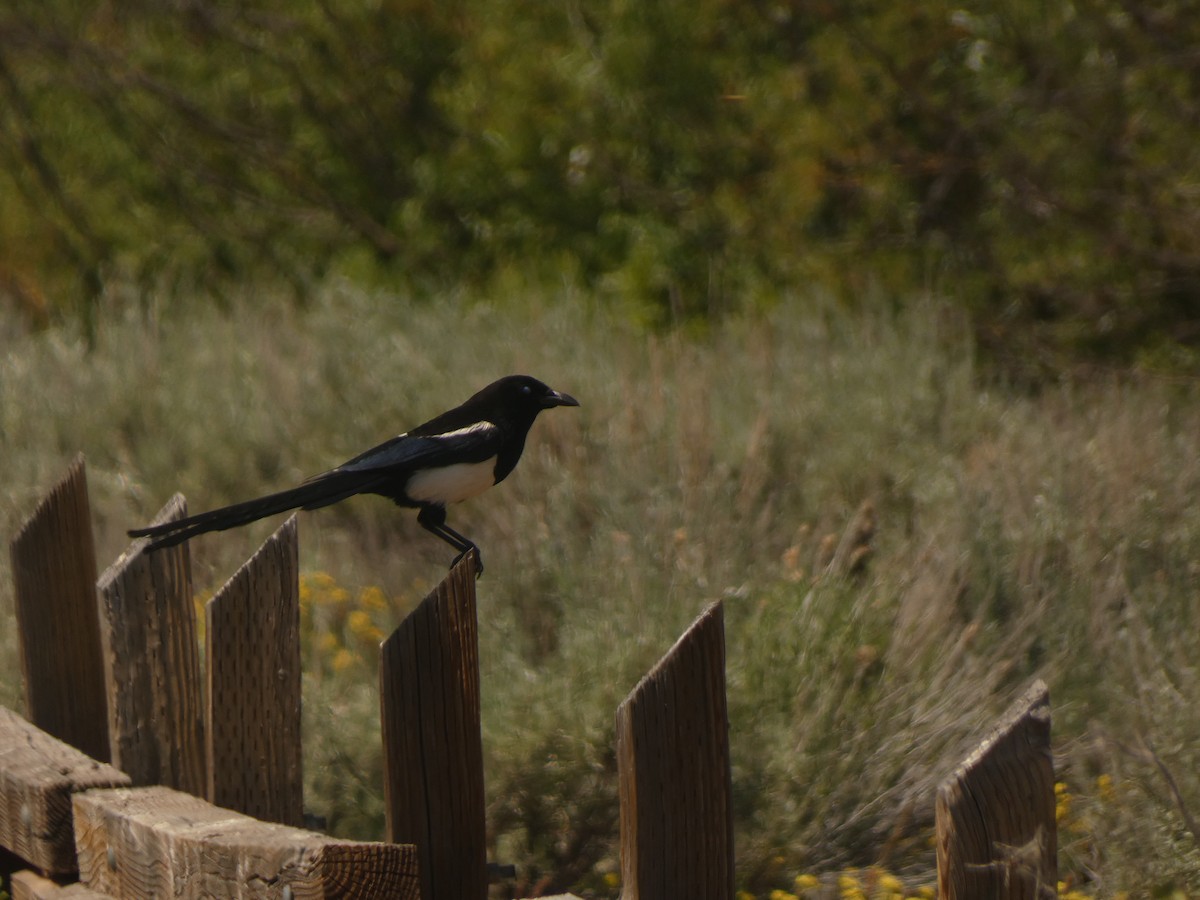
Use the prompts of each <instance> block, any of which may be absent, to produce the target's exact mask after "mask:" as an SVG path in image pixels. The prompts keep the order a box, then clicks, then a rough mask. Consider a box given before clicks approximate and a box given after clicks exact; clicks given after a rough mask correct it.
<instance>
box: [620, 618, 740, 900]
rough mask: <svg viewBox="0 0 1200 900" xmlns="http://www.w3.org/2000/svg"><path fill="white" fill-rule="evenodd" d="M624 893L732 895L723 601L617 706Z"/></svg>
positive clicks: (634, 897)
mask: <svg viewBox="0 0 1200 900" xmlns="http://www.w3.org/2000/svg"><path fill="white" fill-rule="evenodd" d="M617 770H618V780H619V784H618V790H619V794H620V799H621V880H622V894H621V896H622V898H623V900H673V898H677V897H688V898H693V900H731V898H732V897H733V810H732V806H731V803H730V794H731V784H730V770H729V720H728V714H727V708H726V702H725V619H724V612H723V608H722V605H721V603H720V601H718V602H717V603H714V604H713V605H712V606H710V607H709V608H708V609H707V610H705V611H704V613H702V614H701V615H700V617H699V618H698V619H697V620H696V621H695V622H694V623H693V624H692V626H691V627H690V628H689V629H688V630H687V631H686V632H685V633H684V634H683V636H682V637H681V638H680V639H679V640H678V641H677V642H676V644H675V646H674V647H672V648H671V650H670V651H669V652H668V653H667V655H666V656H664V657H663V658H662V660H661V661H660V662H659V663H658V665H656V666H655V667H654V668H653V669H652V670H651V671H650V673H649V674H648V675H647V676H646V677H645V678H643V679H642V680H641V682H640V683H639V684H638V686H637V687H636V688H634V690H633V692H632V693H631V694H630V695H629V696H628V697H627V698H626V699H625V702H623V703H622V704H621V706H620V707H619V708H618V709H617Z"/></svg>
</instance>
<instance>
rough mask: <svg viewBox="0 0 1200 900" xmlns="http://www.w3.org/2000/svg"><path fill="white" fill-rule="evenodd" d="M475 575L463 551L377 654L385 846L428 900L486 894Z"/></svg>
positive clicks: (478, 899) (471, 899) (476, 899)
mask: <svg viewBox="0 0 1200 900" xmlns="http://www.w3.org/2000/svg"><path fill="white" fill-rule="evenodd" d="M475 572H476V560H475V554H474V553H469V554H467V556H465V557H464V558H463V559H462V560H461V561H460V562H459V564H458V565H457V566H455V567H454V568H453V569H452V570H451V571H450V573H449V574H448V575H447V576H446V577H445V578H444V579H443V580H442V582H441V584H439V585H438V586H437V589H436V590H435V591H434V592H433V593H432V594H430V595H429V596H428V597H426V598H425V599H424V600H423V601H422V602H421V605H420V606H418V607H417V608H416V609H415V610H414V611H413V612H412V613H411V614H410V615H409V616H408V617H407V618H406V619H405V620H404V621H403V622H401V623H400V627H398V628H397V629H396V630H395V631H394V632H392V634H391V636H389V637H388V638H387V639H386V640H385V641H384V642H383V643H382V645H381V646H380V666H379V688H380V689H379V700H380V718H381V724H382V728H383V755H384V763H383V775H384V778H383V787H384V805H385V809H386V812H387V839H388V840H389V841H394V842H396V843H404V844H416V845H417V849H418V852H419V853H420V870H421V896H422V897H427V898H436V900H485V898H486V897H487V892H488V887H487V885H488V881H487V847H486V845H485V840H486V828H485V819H484V797H483V742H482V736H481V734H480V710H479V648H478V623H477V621H476V612H475Z"/></svg>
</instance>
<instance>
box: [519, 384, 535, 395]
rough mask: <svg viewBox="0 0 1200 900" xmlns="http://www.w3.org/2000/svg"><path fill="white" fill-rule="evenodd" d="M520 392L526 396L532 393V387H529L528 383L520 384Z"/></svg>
mask: <svg viewBox="0 0 1200 900" xmlns="http://www.w3.org/2000/svg"><path fill="white" fill-rule="evenodd" d="M521 393H522V394H525V395H526V396H528V395H529V394H532V393H533V388H531V387H530V386H529V385H527V384H523V385H521Z"/></svg>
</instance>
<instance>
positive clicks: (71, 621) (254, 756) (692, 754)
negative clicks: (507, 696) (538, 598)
mask: <svg viewBox="0 0 1200 900" xmlns="http://www.w3.org/2000/svg"><path fill="white" fill-rule="evenodd" d="M184 514H185V504H184V501H183V499H182V498H181V497H179V496H176V497H174V498H172V500H171V501H170V502H169V503H168V504H167V506H166V507H165V508H164V509H163V511H162V512H161V513H160V516H159V518H160V519H164V520H165V519H170V518H175V517H179V516H182V515H184ZM143 548H144V543H142V542H135V543H134V544H133V545H132V546H131V547H130V549H129V550H128V551H127V552H126V553H124V554H123V555H122V556H121V557H120V558H119V559H118V560H116V561H115V562H114V563H113V564H112V566H110V567H109V568H108V569H107V570H106V571H105V572H104V573H103V575H101V576H100V577H99V578H97V576H96V562H95V551H94V549H93V541H92V533H91V524H90V514H89V511H88V499H87V481H86V473H85V469H84V464H83V461H82V459H79V460H77V461H76V462H75V463H74V465H72V467H71V469H70V471H69V472H68V474H67V476H66V477H65V478H64V479H63V481H62V482H61V483H60V484H58V485H57V486H55V488H54V489H53V490H52V491H51V492H50V493H49V494H48V495H47V496H46V498H45V499H44V500H43V502H42V503H41V504H40V505H39V506H38V508H37V510H36V511H35V512H34V514H33V515H32V516H31V518H30V519H29V521H28V522H27V523H26V524H25V526H24V527H23V528H22V529H21V531H20V533H19V534H18V535H17V537H16V538H15V539H14V540H13V541H12V543H11V556H12V570H13V577H14V583H15V590H16V594H15V598H16V602H15V609H16V613H17V627H18V629H19V633H20V646H21V665H22V669H23V675H24V683H25V692H26V717H27V718H22V717H21V716H18V715H17V714H16V713H14V712H11V711H9V710H5V709H3V708H0V874H3V875H5V876H6V877H7V879H8V881H9V883H10V885H11V888H10V889H11V891H12V893H13V896H14V900H18V898H46V900H52V898H93V900H103V898H153V897H172V896H173V897H218V898H222V897H237V898H242V897H245V898H259V897H264V898H265V897H279V898H287V900H292V898H308V897H397V898H418V897H424V898H426V900H485V898H486V897H487V896H488V863H487V858H486V848H485V819H484V792H483V784H484V782H483V752H482V744H481V738H480V698H479V661H478V642H477V631H476V609H475V578H474V571H475V563H474V560H473V559H470V558H468V559H465V560H463V561H462V562H461V563H460V565H459V566H458V567H456V568H455V569H454V570H453V571H451V572H450V573H449V575H448V576H447V577H446V579H445V580H444V581H443V582H442V583H441V584H440V585H439V586H438V587H437V589H436V590H435V591H434V592H433V593H432V594H431V595H430V596H429V597H427V598H426V599H425V601H424V602H423V603H422V604H421V605H420V606H419V607H418V608H417V609H416V610H415V611H414V612H413V613H412V614H411V615H410V616H409V617H408V618H407V619H406V620H405V621H404V622H403V623H402V624H401V625H400V627H399V628H398V629H397V630H396V631H395V632H394V633H393V634H392V635H391V636H390V637H388V638H387V640H385V641H384V642H383V644H382V646H381V649H380V653H381V660H380V704H381V725H382V740H383V747H384V760H385V762H384V773H383V774H384V787H385V801H386V810H387V840H386V841H384V842H355V841H342V840H335V839H332V838H328V837H325V836H323V835H320V834H316V833H314V832H311V831H305V830H302V829H300V828H298V827H296V826H298V825H299V824H300V823H301V820H302V809H303V807H302V794H301V777H300V776H301V772H300V740H301V734H300V716H299V712H300V655H299V590H298V573H297V563H296V560H297V553H296V526H295V521H294V519H289V520H288V522H286V523H285V524H284V525H283V527H281V528H280V529H279V530H278V531H277V532H276V533H275V534H274V535H273V536H272V537H271V538H270V539H269V540H268V541H267V543H266V544H264V546H263V547H262V549H260V550H259V552H258V553H256V554H255V556H254V557H253V558H252V559H250V560H249V561H248V562H247V563H246V564H245V565H244V566H243V567H242V568H241V569H240V570H239V571H238V572H237V573H236V574H235V575H234V577H233V578H231V579H230V581H229V582H228V583H227V584H226V585H225V586H224V587H223V588H222V589H221V591H220V592H218V594H217V595H216V596H215V597H213V599H212V600H210V601H209V603H208V605H207V609H206V628H205V638H206V649H205V661H206V662H205V665H204V666H203V667H202V666H201V664H200V659H199V652H198V641H197V634H196V622H195V615H194V611H193V606H192V595H191V572H190V562H189V556H188V550H187V548H186V545H181V546H179V547H175V548H170V549H168V550H163V551H159V552H156V553H153V554H146V553H144V552H142V551H143ZM202 668H203V669H204V670H205V671H206V673H207V677H206V681H205V682H203V683H202V682H201V677H202V676H201V669H202ZM616 742H617V748H616V749H617V760H618V782H619V784H618V792H619V798H620V810H621V812H620V842H621V876H622V884H623V890H622V898H623V900H677V898H682V897H687V898H698V900H706V898H712V900H732V898H733V895H734V859H735V858H734V847H733V816H732V799H731V788H730V765H729V737H728V720H727V714H726V702H725V634H724V616H723V608H722V605H721V603H719V602H718V603H715V604H713V605H712V606H710V607H709V608H708V609H707V610H705V611H704V612H703V613H702V614H701V615H700V616H699V618H698V619H697V620H696V621H695V622H694V623H693V624H692V626H691V627H690V628H689V629H688V630H687V631H686V632H685V633H684V634H683V635H682V637H680V639H679V640H678V642H677V643H676V644H675V646H674V647H672V648H671V649H670V650H669V652H667V653H666V655H665V656H664V657H663V658H662V660H661V661H660V662H659V663H658V664H657V665H656V666H655V667H654V668H653V669H652V670H651V672H650V673H649V674H647V676H646V677H645V678H643V679H642V681H641V682H640V683H639V684H638V685H637V686H636V687H635V688H634V689H633V691H632V692H631V693H630V694H629V696H628V697H627V698H626V700H625V701H624V702H623V703H622V704H621V706H620V708H619V709H618V710H617V717H616ZM1054 812H1055V804H1054V773H1053V767H1052V759H1051V754H1050V713H1049V697H1048V694H1047V691H1046V687H1045V685H1044V684H1042V683H1041V682H1038V683H1036V684H1034V685H1033V686H1032V687H1031V688H1030V690H1029V691H1028V692H1027V693H1026V695H1025V696H1024V697H1022V698H1021V699H1020V700H1019V701H1017V703H1015V704H1014V706H1013V708H1012V709H1011V710H1010V711H1009V713H1008V714H1007V715H1006V716H1005V717H1004V718H1003V719H1002V720H1001V721H1000V722H999V723H997V725H996V727H995V729H994V730H993V731H992V732H991V733H990V734H988V735H987V736H986V737H985V739H984V740H983V741H982V742H981V743H980V745H979V746H978V748H977V749H976V750H975V751H974V752H973V753H971V754H970V756H969V757H968V758H967V759H966V760H964V762H963V763H962V765H961V766H959V768H958V769H956V770H955V771H954V772H953V773H952V774H951V775H950V776H949V777H948V778H947V780H946V781H945V782H944V783H943V784H942V786H941V788H940V790H939V792H938V795H937V802H936V820H937V858H938V892H939V897H942V898H959V900H976V898H991V897H996V898H1031V900H1039V898H1042V897H1047V896H1054V895H1055V893H1056V884H1057V864H1056V832H1055V819H1054Z"/></svg>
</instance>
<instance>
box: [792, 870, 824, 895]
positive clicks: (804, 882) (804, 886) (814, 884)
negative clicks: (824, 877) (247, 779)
mask: <svg viewBox="0 0 1200 900" xmlns="http://www.w3.org/2000/svg"><path fill="white" fill-rule="evenodd" d="M794 886H795V888H796V890H797V891H798V892H799V893H801V894H803V893H804V892H805V891H811V890H813V889H814V888H819V887H820V886H821V879H820V878H818V877H817V876H816V875H809V874H804V875H797V876H796V881H795V885H794Z"/></svg>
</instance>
